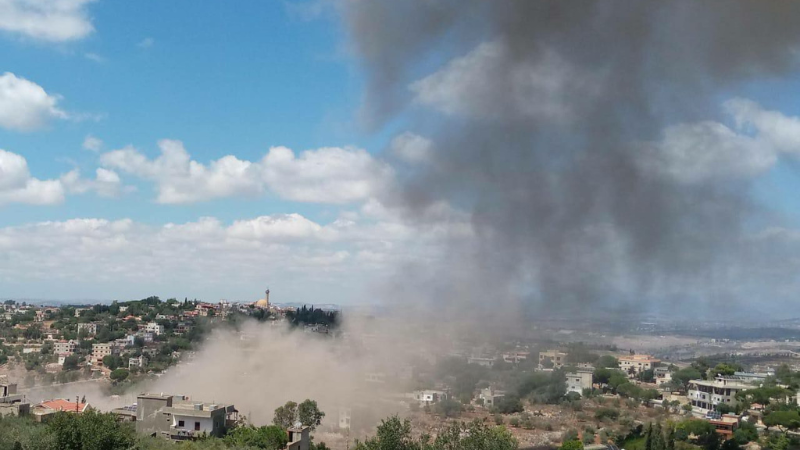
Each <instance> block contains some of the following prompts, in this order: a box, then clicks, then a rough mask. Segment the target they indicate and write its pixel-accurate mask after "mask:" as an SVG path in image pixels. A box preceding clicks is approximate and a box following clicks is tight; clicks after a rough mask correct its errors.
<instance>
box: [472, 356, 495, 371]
mask: <svg viewBox="0 0 800 450" xmlns="http://www.w3.org/2000/svg"><path fill="white" fill-rule="evenodd" d="M467 364H475V365H478V366H483V367H489V368H491V367H492V366H494V358H482V357H479V356H471V357H469V358H467Z"/></svg>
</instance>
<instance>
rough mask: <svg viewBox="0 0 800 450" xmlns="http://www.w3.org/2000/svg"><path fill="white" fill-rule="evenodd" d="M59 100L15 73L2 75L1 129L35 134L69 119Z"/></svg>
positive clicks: (0, 85) (0, 84)
mask: <svg viewBox="0 0 800 450" xmlns="http://www.w3.org/2000/svg"><path fill="white" fill-rule="evenodd" d="M0 17H2V13H1V12H0ZM58 101H59V97H58V96H57V95H51V94H48V93H47V92H45V90H44V88H42V87H41V86H39V85H38V84H36V83H34V82H32V81H29V80H26V79H25V78H22V77H17V76H16V75H14V74H13V73H11V72H6V73H4V74H3V75H0V127H3V128H6V129H9V130H15V131H32V130H36V129H39V128H42V127H44V126H45V125H47V123H48V122H49V121H50V120H51V119H54V118H58V119H65V118H67V117H68V115H67V113H66V112H64V111H62V110H61V109H59V108H58V107H57V103H58Z"/></svg>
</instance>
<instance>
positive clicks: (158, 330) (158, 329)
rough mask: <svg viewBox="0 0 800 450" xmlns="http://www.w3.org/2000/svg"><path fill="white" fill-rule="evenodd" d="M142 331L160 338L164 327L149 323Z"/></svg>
mask: <svg viewBox="0 0 800 450" xmlns="http://www.w3.org/2000/svg"><path fill="white" fill-rule="evenodd" d="M144 331H146V332H148V333H153V334H155V335H156V336H161V335H162V334H164V325H159V324H157V323H155V322H150V323H148V324H147V325H145V327H144Z"/></svg>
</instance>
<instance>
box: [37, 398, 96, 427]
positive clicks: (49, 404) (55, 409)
mask: <svg viewBox="0 0 800 450" xmlns="http://www.w3.org/2000/svg"><path fill="white" fill-rule="evenodd" d="M76 400H77V399H76ZM87 409H89V403H86V402H78V401H74V402H71V401H69V400H66V399H63V398H57V399H54V400H45V401H43V402H41V403H39V404H38V405H35V406H33V408H31V414H33V417H34V419H35V420H36V421H37V422H47V421H48V420H50V419H51V418H52V417H53V416H55V415H56V414H57V413H60V412H67V413H72V414H81V413H83V412H86V410H87Z"/></svg>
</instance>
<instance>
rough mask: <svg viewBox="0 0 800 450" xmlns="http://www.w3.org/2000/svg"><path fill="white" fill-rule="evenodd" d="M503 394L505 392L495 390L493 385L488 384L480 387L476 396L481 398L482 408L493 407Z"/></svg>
mask: <svg viewBox="0 0 800 450" xmlns="http://www.w3.org/2000/svg"><path fill="white" fill-rule="evenodd" d="M505 396H506V394H505V392H502V391H495V390H494V388H493V387H491V386H489V387H488V388H486V389H481V393H480V394H479V396H478V398H480V399H481V400H483V407H484V408H493V407H495V406H496V405H497V402H498V401H500V399H502V398H503V397H505Z"/></svg>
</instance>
